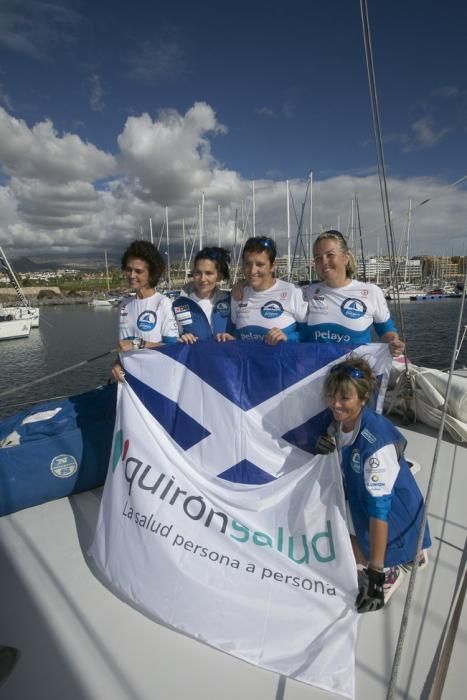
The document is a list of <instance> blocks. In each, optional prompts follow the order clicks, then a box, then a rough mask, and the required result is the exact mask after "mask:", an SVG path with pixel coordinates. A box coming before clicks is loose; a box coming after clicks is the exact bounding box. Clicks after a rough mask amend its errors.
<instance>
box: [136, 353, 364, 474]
mask: <svg viewBox="0 0 467 700" xmlns="http://www.w3.org/2000/svg"><path fill="white" fill-rule="evenodd" d="M362 351H363V352H364V351H365V349H364V348H360V350H358V352H359V354H361V353H362ZM348 352H349V348H348V346H347V347H344V346H338V345H322V344H302V345H285V344H282V345H279V346H278V347H268V346H265V345H264V344H261V343H241V342H233V343H229V344H218V343H215V342H204V343H197V344H195V345H193V346H186V345H184V346H176V347H169V348H166V349H164V350H163V351H158V353H159V363H158V370H157V372H154V371H153V372H152V373H151V374H149V373H148V372H147V371H145V366H144V363H143V362H141V361H139V360H143V357H141V355H137V356H134V357H132V358H131V360H130V361H129V362H128V368H127V374H126V378H127V381H128V383H129V385H130V386H131V388H132V389H133V390H134V392H135V393H136V395H137V397H138V398H139V400H140V401H141V402H142V404H143V405H144V406H145V408H146V409H147V410H148V411H149V413H150V414H151V415H152V416H153V417H154V418H155V419H156V420H157V421H158V422H159V423H160V424H161V425H162V426H163V427H164V429H165V430H166V432H167V433H168V435H169V436H170V438H171V439H172V440H174V441H175V442H176V443H177V445H178V446H179V447H180V448H181V449H182V450H184V452H185V458H186V459H187V460H189V462H190V463H191V465H192V466H194V467H195V468H196V469H197V470H199V471H200V472H202V473H204V474H206V475H210V476H217V477H220V478H222V479H225V480H227V481H232V482H236V483H244V484H262V483H267V482H269V481H272V480H274V479H276V478H278V477H280V476H281V475H283V474H285V473H287V472H289V471H290V470H292V469H296V468H298V467H301V466H302V465H303V464H305V463H306V462H307V461H308V460H309V458H310V455H309V453H308V452H307V451H306V450H304V449H301V447H298V446H297V444H296V443H295V444H294V439H293V436H294V430H295V429H297V428H299V427H300V426H303V425H304V424H306V423H307V422H308V421H309V420H310V419H312V418H313V416H315V415H317V414H319V413H320V412H321V411H322V410H323V408H324V397H323V391H322V387H323V379H324V377H325V375H326V373H327V371H328V369H329V367H330V366H331V365H332V364H334V363H335V362H338V361H339V360H340V359H341V358H342V357H343V356H344V355H346V354H348ZM372 357H373V356H372ZM285 436H286V437H285ZM302 447H303V445H302Z"/></svg>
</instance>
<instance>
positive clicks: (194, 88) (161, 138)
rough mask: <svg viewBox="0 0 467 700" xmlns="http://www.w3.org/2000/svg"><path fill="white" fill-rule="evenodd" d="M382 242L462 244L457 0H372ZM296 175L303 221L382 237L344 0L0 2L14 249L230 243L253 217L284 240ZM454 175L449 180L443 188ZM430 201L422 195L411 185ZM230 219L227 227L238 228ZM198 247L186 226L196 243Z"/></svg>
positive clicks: (360, 62) (358, 45) (354, 24)
mask: <svg viewBox="0 0 467 700" xmlns="http://www.w3.org/2000/svg"><path fill="white" fill-rule="evenodd" d="M368 5H369V14H370V23H371V34H372V41H373V53H374V61H375V66H376V78H377V85H378V93H379V104H380V110H381V122H382V129H383V136H384V150H385V159H386V166H387V173H388V188H389V197H390V204H391V210H392V216H393V226H394V230H395V234H396V238H397V241H398V242H397V245H398V246H400V248H401V250H404V251H405V240H406V229H407V211H408V207H409V200H411V201H412V221H411V227H410V231H411V236H410V238H411V253H412V254H438V255H442V254H444V255H452V254H461V255H462V254H463V253H464V254H467V251H466V249H467V245H466V241H467V179H465V180H462V178H463V177H464V176H466V175H467V157H466V156H467V42H466V40H465V37H466V36H467V6H465V5H464V4H463V3H461V2H459V1H458V0H445V2H443V3H442V4H441V3H440V2H439V1H438V0H436V1H435V0H411V1H410V2H407V0H392V2H386V3H382V2H380V0H369V2H368ZM310 172H312V173H313V190H312V192H313V211H312V232H313V235H315V234H316V233H318V232H319V231H320V230H322V229H323V228H329V227H333V228H336V227H338V226H339V227H340V228H341V230H342V231H343V232H344V233H351V231H350V229H351V222H352V219H351V203H352V198H353V197H354V196H356V197H358V205H359V210H360V219H361V226H362V230H363V235H364V240H365V246H366V249H367V250H368V252H370V253H376V251H377V248H378V245H379V246H380V248H381V250H383V251H384V249H385V245H386V244H385V233H384V226H383V218H382V208H381V202H380V194H379V182H378V177H377V167H376V157H375V146H374V136H373V131H372V119H371V111H370V106H369V97H368V84H367V77H366V67H365V55H364V48H363V40H362V28H361V17H360V4H359V1H358V0H328V1H327V2H319V1H318V0H289V1H288V2H283V1H282V0H267V1H265V0H255V2H252V1H251V0H248V2H246V1H245V0H236V2H234V3H232V2H225V0H216V2H214V1H212V2H211V1H208V0H204V1H203V0H201V2H198V3H194V2H192V1H186V0H178V2H174V3H167V2H161V1H160V0H151V1H145V0H133V2H131V3H128V2H126V1H125V2H123V0H112V1H110V0H99V2H95V0H94V1H93V2H91V0H1V3H0V244H1V245H3V246H4V247H6V249H7V250H8V251H9V252H10V254H11V255H12V257H17V256H18V255H28V256H31V257H35V256H44V255H45V256H46V257H47V258H49V259H52V258H54V257H55V256H59V255H63V254H67V255H68V256H69V257H70V258H72V257H73V256H81V255H86V254H89V253H95V254H96V256H99V255H101V254H102V251H103V250H104V249H107V250H108V251H109V254H111V255H112V254H113V255H115V256H116V255H117V254H118V253H120V252H121V250H122V249H123V247H124V246H125V245H126V243H127V242H128V241H130V240H132V239H133V238H135V237H139V236H141V235H143V236H145V237H149V219H150V218H151V219H152V224H153V235H154V238H155V239H156V242H157V241H158V240H159V237H160V236H161V235H162V241H163V242H162V243H161V248H162V249H164V246H165V230H164V229H163V226H164V221H165V210H166V207H167V208H168V217H169V233H170V240H171V248H172V245H173V255H177V254H178V253H177V252H178V251H179V250H180V243H181V240H182V226H183V222H184V224H185V231H186V235H187V239H188V241H190V240H192V239H193V238H194V237H195V236H196V234H197V229H198V215H199V205H200V202H201V198H202V195H203V194H204V202H205V208H204V226H203V236H204V242H206V243H209V242H212V243H215V242H216V241H217V237H218V232H219V213H220V233H221V239H222V242H223V243H224V244H225V245H226V246H230V245H232V239H233V235H234V230H235V222H237V235H238V237H241V236H242V235H243V236H249V235H251V233H252V230H253V212H252V187H253V185H252V183H253V181H254V183H255V184H254V187H255V231H256V234H257V235H263V234H266V235H273V236H275V237H276V239H277V241H278V243H279V248H280V249H281V252H285V232H286V228H287V218H286V185H285V181H286V180H289V182H290V191H291V227H292V235H293V236H295V235H296V231H297V219H298V218H300V216H301V213H302V207H303V205H304V202H305V201H306V207H305V209H303V218H304V224H303V233H304V235H305V236H308V235H309V229H310V213H309V203H308V198H306V192H307V181H308V178H309V174H310ZM458 181H461V182H459V184H457V185H455V186H452V185H453V183H456V182H458ZM427 199H428V200H430V201H428V202H427V203H426V204H423V205H421V203H422V202H424V201H425V200H427ZM242 231H243V233H242ZM195 245H197V243H195Z"/></svg>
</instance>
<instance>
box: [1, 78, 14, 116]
mask: <svg viewBox="0 0 467 700" xmlns="http://www.w3.org/2000/svg"><path fill="white" fill-rule="evenodd" d="M0 102H1V103H2V104H4V105H5V107H6V108H7V110H8V111H9V112H14V108H13V103H12V101H11V99H10V96H9V94H8V93H7V92H6V91H5V89H4V87H3V85H2V84H1V83H0Z"/></svg>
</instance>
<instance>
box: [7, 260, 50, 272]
mask: <svg viewBox="0 0 467 700" xmlns="http://www.w3.org/2000/svg"><path fill="white" fill-rule="evenodd" d="M11 267H12V268H13V270H14V271H15V272H21V273H23V272H40V271H46V270H49V271H53V270H58V269H59V268H61V267H63V263H61V264H60V263H56V262H40V263H36V262H34V261H33V260H30V259H29V258H25V257H22V258H16V259H15V260H12V261H11Z"/></svg>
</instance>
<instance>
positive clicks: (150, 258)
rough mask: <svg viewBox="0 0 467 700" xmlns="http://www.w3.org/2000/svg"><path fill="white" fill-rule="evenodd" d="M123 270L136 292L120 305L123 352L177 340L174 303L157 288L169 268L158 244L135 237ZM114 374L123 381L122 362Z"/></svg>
mask: <svg viewBox="0 0 467 700" xmlns="http://www.w3.org/2000/svg"><path fill="white" fill-rule="evenodd" d="M122 270H123V271H124V272H125V273H126V275H127V278H128V285H129V287H130V289H131V291H132V292H135V296H131V297H129V298H128V299H127V300H125V301H124V302H123V303H122V305H121V307H120V321H119V329H118V335H119V350H120V352H128V351H131V350H141V349H142V348H155V347H158V346H159V345H161V344H162V343H175V342H176V341H177V338H178V328H177V324H176V322H175V319H174V316H173V312H172V304H171V303H170V300H169V299H168V298H167V297H165V296H164V295H163V294H160V293H159V292H157V291H156V289H155V287H156V285H157V283H158V282H159V280H160V278H161V276H162V274H163V272H164V270H165V262H164V259H163V257H162V255H161V254H160V253H159V251H158V250H157V248H156V246H154V245H153V244H152V243H149V241H133V243H131V244H130V245H129V246H128V248H127V249H126V250H125V252H124V253H123V256H122ZM112 376H113V378H114V379H117V380H118V381H123V379H124V372H123V368H122V366H121V364H120V363H119V362H117V363H116V364H115V365H114V367H113V369H112Z"/></svg>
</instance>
